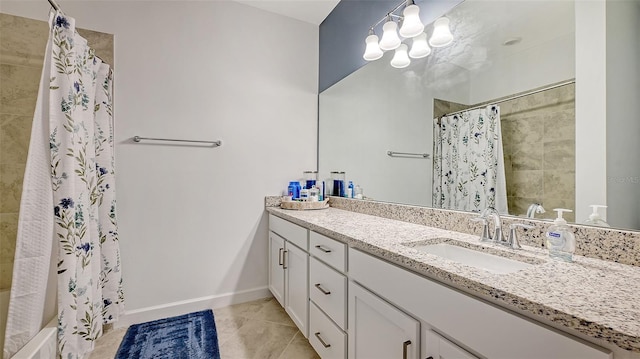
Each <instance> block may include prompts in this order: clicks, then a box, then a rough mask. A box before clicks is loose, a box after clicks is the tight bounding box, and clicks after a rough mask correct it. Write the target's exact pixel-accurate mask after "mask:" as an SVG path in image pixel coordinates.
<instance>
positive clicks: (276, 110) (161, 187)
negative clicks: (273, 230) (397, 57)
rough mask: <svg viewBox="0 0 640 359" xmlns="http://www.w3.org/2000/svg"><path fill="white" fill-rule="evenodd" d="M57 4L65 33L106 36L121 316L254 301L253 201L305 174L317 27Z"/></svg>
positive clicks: (168, 8)
mask: <svg viewBox="0 0 640 359" xmlns="http://www.w3.org/2000/svg"><path fill="white" fill-rule="evenodd" d="M60 4H61V6H62V8H63V10H64V11H65V13H67V14H68V15H70V16H73V17H75V18H76V19H77V26H78V27H83V28H88V29H92V30H97V31H103V32H108V33H113V34H115V66H114V67H115V69H116V70H115V100H114V101H115V111H116V112H115V122H116V143H117V144H116V156H117V158H116V161H117V163H116V164H117V186H118V187H117V191H118V192H117V200H118V216H119V218H118V219H119V225H120V228H119V231H120V240H121V250H122V267H123V276H124V286H125V291H126V292H125V295H126V299H127V303H126V309H127V311H128V312H131V311H133V312H139V311H141V310H142V311H143V310H144V309H145V308H149V307H151V306H164V305H170V304H171V303H173V302H178V301H191V300H194V299H197V298H204V299H205V301H206V302H211V303H213V302H215V303H220V301H218V302H216V298H218V297H220V296H225V295H228V294H232V293H236V294H237V293H241V292H244V291H254V292H252V293H249V296H251V295H265V293H266V291H265V287H266V286H267V271H266V268H267V228H268V224H267V217H266V216H265V215H264V204H263V203H264V196H265V195H267V194H280V193H281V192H282V190H283V189H285V188H286V185H287V183H288V181H289V180H291V179H297V178H300V177H301V175H302V171H303V170H306V169H313V168H315V166H316V132H317V128H316V124H317V122H316V121H317V86H318V28H317V26H313V25H311V24H307V23H303V22H300V21H297V20H293V19H290V18H286V17H283V16H279V15H275V14H272V13H268V12H265V11H262V10H258V9H255V8H252V7H248V6H246V5H242V4H238V3H235V2H230V1H214V2H199V1H179V2H168V1H163V2H133V1H131V2H128V1H127V2H116V1H96V2H66V1H60ZM0 11H2V12H5V13H10V14H14V15H19V16H26V17H31V18H37V19H41V20H45V18H46V16H47V12H48V4H47V3H46V1H44V0H42V1H35V2H25V1H15V2H12V1H2V3H1V4H0ZM134 135H140V136H148V137H169V138H182V139H199V140H215V139H222V141H223V146H222V147H221V148H198V147H188V146H170V145H156V144H133V143H132V141H131V137H132V136H134ZM225 298H226V299H229V298H228V297H225ZM140 318H141V319H147V318H144V317H140Z"/></svg>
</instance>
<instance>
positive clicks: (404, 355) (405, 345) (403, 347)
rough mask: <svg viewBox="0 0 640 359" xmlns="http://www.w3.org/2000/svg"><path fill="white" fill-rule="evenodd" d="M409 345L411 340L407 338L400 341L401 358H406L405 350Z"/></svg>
mask: <svg viewBox="0 0 640 359" xmlns="http://www.w3.org/2000/svg"><path fill="white" fill-rule="evenodd" d="M409 345H411V340H407V341H406V342H404V343H402V359H407V351H408V348H409Z"/></svg>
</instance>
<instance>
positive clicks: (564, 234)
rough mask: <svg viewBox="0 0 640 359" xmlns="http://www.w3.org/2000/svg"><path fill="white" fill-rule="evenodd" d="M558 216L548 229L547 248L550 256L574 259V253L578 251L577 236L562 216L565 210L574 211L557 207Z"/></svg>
mask: <svg viewBox="0 0 640 359" xmlns="http://www.w3.org/2000/svg"><path fill="white" fill-rule="evenodd" d="M554 211H556V212H558V218H556V219H555V220H554V221H553V225H551V226H549V229H548V230H547V243H546V244H547V248H548V249H549V257H551V258H554V259H558V260H562V261H565V262H572V261H573V253H575V251H576V237H575V236H574V235H573V231H572V230H571V228H569V226H568V225H567V221H566V220H565V219H564V218H562V213H563V212H573V211H572V210H570V209H564V208H555V209H554Z"/></svg>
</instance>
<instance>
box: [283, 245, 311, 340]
mask: <svg viewBox="0 0 640 359" xmlns="http://www.w3.org/2000/svg"><path fill="white" fill-rule="evenodd" d="M284 269H285V270H284V272H285V282H286V284H285V300H284V303H285V305H284V309H285V310H286V311H287V313H288V314H289V316H290V317H291V319H292V320H293V322H294V323H296V325H297V326H298V328H299V329H300V332H302V334H303V335H304V337H305V338H306V337H307V336H308V333H309V320H308V318H309V288H308V283H309V280H308V277H309V276H308V273H309V254H307V252H305V251H303V250H302V249H300V248H298V247H296V246H294V245H293V244H291V243H289V242H287V243H286V246H285V251H284Z"/></svg>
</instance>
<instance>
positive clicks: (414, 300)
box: [349, 248, 613, 359]
mask: <svg viewBox="0 0 640 359" xmlns="http://www.w3.org/2000/svg"><path fill="white" fill-rule="evenodd" d="M349 277H350V279H351V280H353V281H356V282H358V283H359V284H361V285H362V286H363V287H365V288H367V289H368V290H370V291H371V292H373V293H375V294H376V295H377V296H378V297H380V298H384V300H386V301H387V302H389V303H392V304H393V305H394V306H395V307H397V308H402V310H403V311H404V312H406V313H411V315H412V316H413V317H414V318H416V319H419V320H420V322H421V323H422V325H424V326H425V327H428V328H429V329H433V330H435V331H437V332H439V333H441V334H443V336H446V337H447V338H449V339H451V341H450V342H449V341H446V342H443V341H440V342H439V344H438V347H428V344H429V343H430V342H431V341H430V340H425V343H422V351H423V357H424V358H426V357H428V356H433V357H434V358H438V359H439V358H440V357H442V358H443V359H445V358H447V355H448V356H449V357H452V358H456V359H458V358H465V359H466V358H473V356H469V354H473V355H476V356H477V357H486V358H492V359H493V358H495V359H513V358H518V359H539V358H562V359H611V358H613V356H612V354H611V352H610V351H608V350H605V349H603V348H598V347H596V346H593V345H591V344H587V343H585V342H583V341H580V340H578V339H575V338H573V337H571V336H569V335H565V334H561V333H559V332H558V331H556V330H552V329H549V328H548V327H546V326H544V325H541V324H539V323H537V322H534V321H532V320H530V319H526V318H523V317H521V316H518V315H515V314H512V313H510V312H508V311H506V310H504V309H502V308H499V307H497V306H495V305H492V304H488V303H486V302H484V301H481V300H478V299H475V298H473V297H471V296H469V295H466V294H464V293H461V292H459V291H457V290H455V289H452V288H449V287H447V286H445V285H443V284H440V283H438V282H436V281H433V280H430V279H427V278H425V277H422V276H419V275H417V274H414V273H412V272H409V271H407V270H406V269H403V268H400V267H398V266H396V265H393V264H390V263H387V262H385V261H383V260H381V259H378V258H376V257H373V256H371V255H369V254H366V253H363V252H361V251H359V250H356V249H353V248H350V249H349ZM349 288H350V289H351V286H350V287H349ZM350 297H352V296H351V295H350ZM349 304H350V306H351V303H349ZM352 315H353V314H352V313H351V312H349V316H350V317H351V316H352ZM350 323H351V321H350ZM423 329H426V328H423ZM354 331H355V332H357V329H354V328H353V327H350V328H349V335H351V334H352V333H353V332H354ZM434 334H435V333H434ZM442 339H443V340H444V338H442ZM352 341H353V340H351V338H350V341H349V343H350V344H351V342H352ZM443 343H444V346H443ZM453 343H456V344H455V345H454V346H453V347H451V346H449V347H448V346H447V344H452V345H453ZM456 346H459V347H460V348H456ZM462 347H464V348H466V349H468V352H469V353H467V352H466V351H465V350H462V349H461V348H462ZM451 348H453V349H455V350H457V351H458V353H463V354H464V355H467V356H464V355H462V356H460V355H458V354H455V353H456V351H455V350H448V349H451ZM427 353H429V354H428V355H427ZM447 353H449V354H447ZM452 353H453V354H452Z"/></svg>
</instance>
